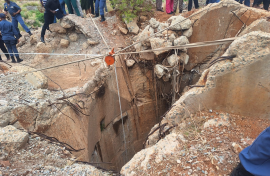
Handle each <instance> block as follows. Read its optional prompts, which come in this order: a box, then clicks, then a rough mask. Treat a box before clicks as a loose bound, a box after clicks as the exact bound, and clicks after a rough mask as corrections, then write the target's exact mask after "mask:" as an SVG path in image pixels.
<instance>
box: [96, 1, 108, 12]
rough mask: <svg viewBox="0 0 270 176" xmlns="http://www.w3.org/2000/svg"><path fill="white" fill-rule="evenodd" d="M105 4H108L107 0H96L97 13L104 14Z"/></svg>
mask: <svg viewBox="0 0 270 176" xmlns="http://www.w3.org/2000/svg"><path fill="white" fill-rule="evenodd" d="M105 5H106V0H96V4H95V10H96V11H95V13H96V14H100V15H104V8H105Z"/></svg>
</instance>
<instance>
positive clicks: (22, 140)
mask: <svg viewBox="0 0 270 176" xmlns="http://www.w3.org/2000/svg"><path fill="white" fill-rule="evenodd" d="M28 138H29V135H28V133H26V132H22V131H20V130H18V129H16V128H15V127H14V126H11V125H9V126H6V127H4V128H1V127H0V143H1V145H2V146H4V147H5V148H6V150H18V149H22V148H23V147H24V146H25V144H26V143H27V141H28Z"/></svg>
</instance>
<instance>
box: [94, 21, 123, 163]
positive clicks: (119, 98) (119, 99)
mask: <svg viewBox="0 0 270 176" xmlns="http://www.w3.org/2000/svg"><path fill="white" fill-rule="evenodd" d="M90 17H91V16H90ZM91 20H92V21H93V23H94V25H95V26H96V28H97V30H98V32H99V34H100V36H101V38H102V39H103V41H104V43H105V44H106V46H107V48H108V50H110V47H109V45H108V43H107V42H106V40H105V38H104V36H103V35H102V33H101V32H100V30H99V28H98V26H97V25H96V23H95V21H94V20H93V18H92V17H91ZM114 71H115V79H116V85H117V93H118V101H119V107H120V114H121V121H122V128H123V136H124V146H125V153H126V156H125V158H126V161H127V147H126V134H125V127H124V119H123V112H122V106H121V97H120V91H119V84H118V77H117V72H116V63H114Z"/></svg>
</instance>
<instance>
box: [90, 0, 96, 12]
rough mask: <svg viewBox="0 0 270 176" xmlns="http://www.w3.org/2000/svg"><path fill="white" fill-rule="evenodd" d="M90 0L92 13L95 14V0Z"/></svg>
mask: <svg viewBox="0 0 270 176" xmlns="http://www.w3.org/2000/svg"><path fill="white" fill-rule="evenodd" d="M89 1H90V9H91V11H90V13H91V14H95V8H94V2H93V0H89Z"/></svg>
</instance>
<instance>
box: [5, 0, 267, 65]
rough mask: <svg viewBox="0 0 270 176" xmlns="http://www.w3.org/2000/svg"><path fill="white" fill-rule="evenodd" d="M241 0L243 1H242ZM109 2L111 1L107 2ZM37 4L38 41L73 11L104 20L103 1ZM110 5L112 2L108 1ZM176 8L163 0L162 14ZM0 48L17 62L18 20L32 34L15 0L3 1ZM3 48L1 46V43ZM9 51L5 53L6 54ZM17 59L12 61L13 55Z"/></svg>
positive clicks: (172, 0) (175, 2)
mask: <svg viewBox="0 0 270 176" xmlns="http://www.w3.org/2000/svg"><path fill="white" fill-rule="evenodd" d="M219 1H220V0H206V4H209V3H218V2H219ZM236 1H238V2H240V3H244V4H245V5H246V6H250V0H236ZM243 1H244V2H243ZM262 2H263V7H264V9H265V10H268V7H269V2H270V0H254V3H253V7H259V5H260V4H261V3H262ZM111 3H112V2H111ZM193 3H194V6H195V8H196V9H198V8H199V2H198V0H189V1H188V11H190V10H191V9H192V6H193ZM40 4H41V6H42V7H44V9H45V12H44V21H45V22H44V24H43V27H42V31H41V38H40V40H41V42H43V43H45V39H44V36H45V33H46V30H50V28H49V26H50V24H52V23H56V21H57V20H56V19H61V18H63V17H64V16H66V15H67V14H76V15H77V16H81V17H84V13H83V10H85V13H86V14H90V15H93V17H95V18H97V17H99V16H101V18H100V21H101V22H103V21H105V20H106V19H105V16H104V13H105V12H104V11H106V12H107V11H108V10H107V5H106V0H40ZM111 5H112V7H114V4H111ZM65 6H67V9H68V13H67V12H66V9H65ZM177 7H178V8H179V13H182V12H183V0H166V13H168V14H175V13H176V10H177ZM156 10H157V11H162V12H164V11H163V7H162V0H156ZM7 13H9V14H10V15H11V20H12V21H11V23H10V22H9V21H7V20H6V15H7ZM0 20H1V22H0V31H1V35H0V49H1V50H2V51H3V53H5V55H6V57H7V60H9V59H10V57H11V59H12V62H14V63H15V62H21V61H23V60H22V59H20V58H19V55H18V51H17V48H16V44H17V43H18V42H19V38H20V37H21V36H22V35H21V33H20V30H19V28H18V23H20V24H21V26H22V28H23V29H24V30H25V31H26V32H27V33H29V35H32V33H31V31H30V29H29V28H28V27H27V26H26V25H25V23H24V21H23V19H22V16H21V8H20V6H18V5H17V4H16V3H15V2H12V1H10V0H5V4H4V13H0ZM4 44H5V45H6V47H7V49H6V47H5V45H4ZM7 53H9V54H7ZM14 56H15V57H16V59H17V60H15V57H14ZM0 60H2V58H1V55H0Z"/></svg>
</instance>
